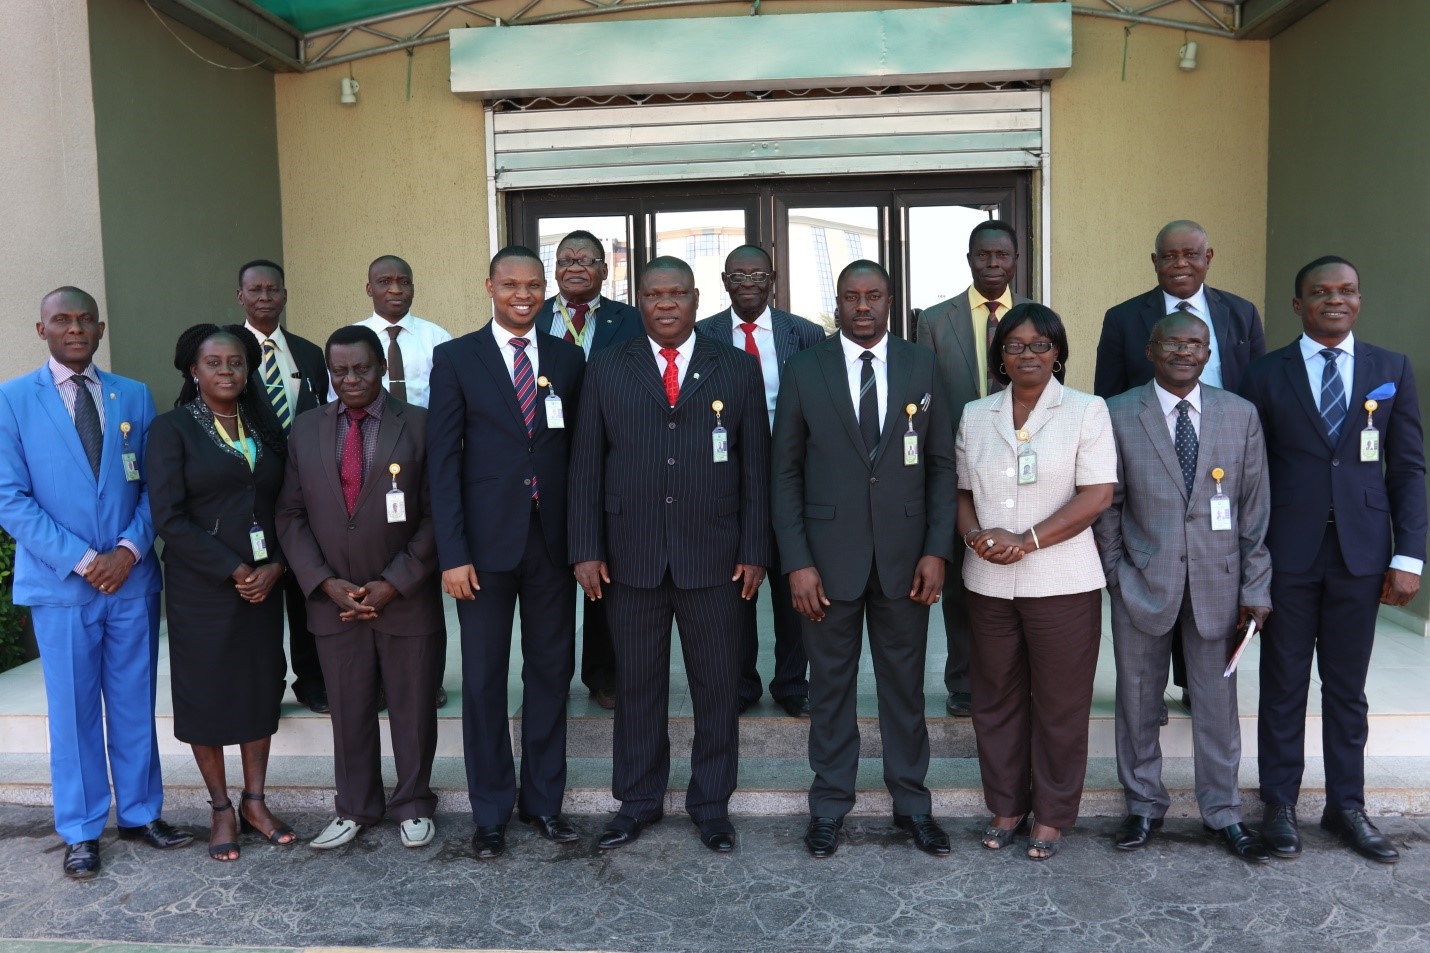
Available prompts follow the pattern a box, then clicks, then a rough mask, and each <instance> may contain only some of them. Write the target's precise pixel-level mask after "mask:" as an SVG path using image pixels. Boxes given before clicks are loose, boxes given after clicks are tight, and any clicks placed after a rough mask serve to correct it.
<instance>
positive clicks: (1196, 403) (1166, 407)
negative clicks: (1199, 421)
mask: <svg viewBox="0 0 1430 953" xmlns="http://www.w3.org/2000/svg"><path fill="white" fill-rule="evenodd" d="M1152 388H1153V389H1154V390H1155V391H1156V392H1157V403H1159V404H1161V405H1162V416H1163V417H1170V416H1172V415H1173V414H1175V413H1176V412H1177V405H1178V404H1179V403H1181V402H1182V401H1183V400H1186V402H1187V403H1189V404H1191V405H1192V410H1195V411H1196V412H1197V416H1198V417H1200V416H1201V413H1202V385H1201V384H1200V383H1198V384H1197V386H1196V387H1193V388H1192V392H1191V393H1190V394H1188V395H1187V396H1186V397H1185V398H1183V397H1178V396H1177V395H1176V394H1173V393H1171V392H1170V391H1167V390H1165V389H1163V387H1162V385H1161V384H1159V383H1157V382H1156V381H1155V380H1154V381H1153V382H1152Z"/></svg>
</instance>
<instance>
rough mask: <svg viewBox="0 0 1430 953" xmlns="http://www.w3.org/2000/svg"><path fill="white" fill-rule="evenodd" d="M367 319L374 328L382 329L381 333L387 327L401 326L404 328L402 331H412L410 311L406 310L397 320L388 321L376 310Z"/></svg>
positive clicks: (384, 331)
mask: <svg viewBox="0 0 1430 953" xmlns="http://www.w3.org/2000/svg"><path fill="white" fill-rule="evenodd" d="M368 320H369V321H371V322H372V323H373V327H375V328H381V329H382V330H383V333H384V334H385V333H386V332H387V329H388V328H401V329H402V330H404V331H412V330H413V324H412V312H411V311H409V312H407V313H406V314H404V315H403V316H402V318H401V319H400V320H397V321H389V320H387V319H386V318H384V317H383V316H382V315H380V314H378V313H377V312H376V311H374V312H373V313H372V317H370V318H368ZM383 343H386V342H383Z"/></svg>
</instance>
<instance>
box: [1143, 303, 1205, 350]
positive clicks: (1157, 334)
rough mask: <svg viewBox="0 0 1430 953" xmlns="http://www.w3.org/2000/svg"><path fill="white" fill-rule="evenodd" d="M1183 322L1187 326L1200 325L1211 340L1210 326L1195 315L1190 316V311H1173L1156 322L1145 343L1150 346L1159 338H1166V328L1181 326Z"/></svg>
mask: <svg viewBox="0 0 1430 953" xmlns="http://www.w3.org/2000/svg"><path fill="white" fill-rule="evenodd" d="M1183 322H1186V323H1187V324H1199V325H1201V326H1202V327H1203V328H1205V329H1206V332H1207V337H1208V339H1210V338H1211V333H1212V329H1211V325H1209V324H1207V323H1206V322H1205V321H1203V320H1202V319H1201V318H1200V317H1198V316H1197V315H1195V314H1192V312H1190V311H1173V312H1172V313H1171V314H1169V315H1167V316H1166V317H1164V318H1162V319H1161V320H1160V321H1158V322H1157V323H1156V324H1154V325H1152V333H1151V334H1149V335H1148V336H1147V343H1149V344H1150V343H1152V342H1153V341H1156V340H1160V339H1161V338H1164V337H1166V336H1167V329H1168V328H1172V327H1175V326H1176V325H1178V324H1181V323H1183Z"/></svg>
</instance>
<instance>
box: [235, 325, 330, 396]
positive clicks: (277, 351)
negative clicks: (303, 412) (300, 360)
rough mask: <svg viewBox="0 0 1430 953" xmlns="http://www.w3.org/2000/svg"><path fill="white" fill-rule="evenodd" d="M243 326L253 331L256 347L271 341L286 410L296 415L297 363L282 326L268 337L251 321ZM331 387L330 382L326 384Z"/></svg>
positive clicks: (260, 373)
mask: <svg viewBox="0 0 1430 953" xmlns="http://www.w3.org/2000/svg"><path fill="white" fill-rule="evenodd" d="M243 326H244V327H246V328H248V330H250V331H252V332H253V336H254V337H256V338H258V349H259V351H260V352H261V351H262V350H263V342H264V341H272V342H273V359H274V360H275V361H277V362H278V373H279V375H280V376H282V378H283V392H284V393H285V394H287V395H288V411H289V413H291V414H292V415H293V416H294V417H297V416H298V385H299V383H301V382H300V381H299V379H298V365H297V363H296V362H295V361H294V360H293V352H292V351H290V350H288V339H287V338H286V337H284V336H283V327H282V325H279V326H278V327H277V328H274V329H273V334H272V336H271V337H270V336H269V335H267V334H264V333H263V332H262V331H260V330H258V329H257V328H255V327H254V326H253V324H252V323H251V322H248V321H245V322H244V323H243ZM258 377H259V380H262V379H263V368H262V367H259V368H258ZM328 386H329V387H330V388H331V386H332V385H331V384H329V385H328Z"/></svg>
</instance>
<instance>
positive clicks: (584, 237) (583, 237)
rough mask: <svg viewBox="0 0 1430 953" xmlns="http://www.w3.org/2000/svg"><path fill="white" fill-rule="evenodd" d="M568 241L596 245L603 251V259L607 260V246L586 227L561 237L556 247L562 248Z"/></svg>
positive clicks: (597, 248)
mask: <svg viewBox="0 0 1430 953" xmlns="http://www.w3.org/2000/svg"><path fill="white" fill-rule="evenodd" d="M567 242H583V243H585V244H588V245H595V246H596V250H597V251H599V252H600V253H601V260H602V261H605V260H606V246H605V245H602V244H601V240H600V239H599V238H597V237H596V236H595V235H592V234H591V233H590V232H588V231H586V230H585V229H584V228H578V229H576V231H574V232H571V233H570V234H568V235H567V236H566V237H565V238H563V239H561V241H559V242H557V243H556V247H557V248H560V247H561V246H562V245H565V244H566V243H567Z"/></svg>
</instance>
